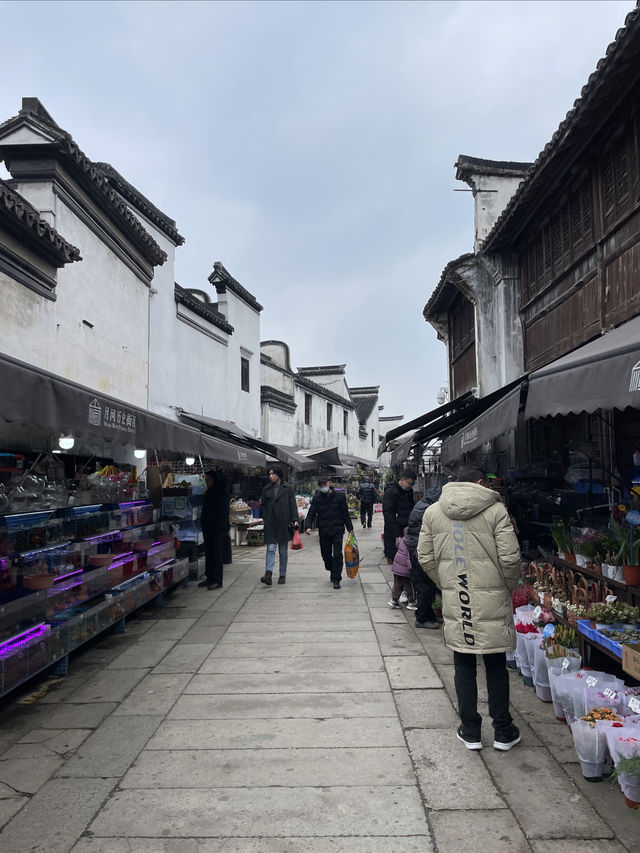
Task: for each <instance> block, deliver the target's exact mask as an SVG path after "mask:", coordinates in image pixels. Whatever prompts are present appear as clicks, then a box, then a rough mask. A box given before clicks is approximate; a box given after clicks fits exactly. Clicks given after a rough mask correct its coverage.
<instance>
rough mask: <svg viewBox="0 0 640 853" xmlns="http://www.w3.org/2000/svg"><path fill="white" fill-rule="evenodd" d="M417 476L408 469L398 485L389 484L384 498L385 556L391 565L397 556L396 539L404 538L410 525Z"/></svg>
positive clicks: (403, 473)
mask: <svg viewBox="0 0 640 853" xmlns="http://www.w3.org/2000/svg"><path fill="white" fill-rule="evenodd" d="M415 479H416V475H415V474H414V473H413V471H410V470H409V469H407V470H406V471H403V472H402V474H400V476H399V477H398V482H397V483H389V485H388V486H387V487H386V489H385V490H384V495H383V498H382V514H383V516H384V555H385V557H386V558H387V562H388V563H389V565H391V563H393V558H394V557H395V555H396V551H397V550H398V549H397V548H396V539H397V538H398V537H399V536H402V535H403V533H404V529H405V527H406V526H407V524H408V523H409V513H410V512H411V510H412V509H413V484H414V483H415Z"/></svg>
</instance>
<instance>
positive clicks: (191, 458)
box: [184, 456, 196, 465]
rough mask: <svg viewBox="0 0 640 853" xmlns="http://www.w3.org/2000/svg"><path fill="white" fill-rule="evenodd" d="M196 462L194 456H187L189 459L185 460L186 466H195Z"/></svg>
mask: <svg viewBox="0 0 640 853" xmlns="http://www.w3.org/2000/svg"><path fill="white" fill-rule="evenodd" d="M195 462H196V460H195V459H194V458H193V456H187V458H186V459H185V460H184V464H185V465H195Z"/></svg>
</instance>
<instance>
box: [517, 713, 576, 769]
mask: <svg viewBox="0 0 640 853" xmlns="http://www.w3.org/2000/svg"><path fill="white" fill-rule="evenodd" d="M516 725H517V724H516ZM531 728H532V729H533V731H534V732H535V733H536V734H537V735H538V736H539V738H540V743H542V744H544V746H546V747H547V748H548V750H549V752H551V754H552V755H553V757H554V758H555V759H556V761H558V762H559V763H560V764H576V763H578V756H577V755H576V748H575V746H574V744H573V738H572V736H571V729H570V728H569V726H567V725H565V724H564V723H560V722H558V721H557V720H555V721H554V722H553V723H532V724H531ZM527 745H528V744H527Z"/></svg>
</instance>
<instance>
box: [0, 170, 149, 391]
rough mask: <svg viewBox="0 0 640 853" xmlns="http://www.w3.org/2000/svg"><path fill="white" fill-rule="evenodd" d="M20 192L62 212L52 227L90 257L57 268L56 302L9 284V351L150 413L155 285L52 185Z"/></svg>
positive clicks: (3, 295) (5, 332) (2, 297)
mask: <svg viewBox="0 0 640 853" xmlns="http://www.w3.org/2000/svg"><path fill="white" fill-rule="evenodd" d="M17 191H18V192H19V193H20V194H21V195H23V196H24V197H25V198H26V199H27V200H28V201H31V203H32V204H33V205H34V207H37V208H38V209H43V210H48V211H54V212H55V215H51V216H50V219H52V220H53V221H52V223H51V224H53V225H54V226H55V228H56V230H57V231H58V232H59V233H60V234H61V235H62V236H63V237H64V238H65V239H66V240H67V241H68V242H70V243H72V244H73V245H74V246H77V247H78V248H79V249H80V253H81V255H82V258H83V260H82V261H78V262H76V263H73V264H68V265H67V266H65V267H63V268H62V269H60V270H58V276H57V281H58V284H57V288H56V294H57V300H56V301H55V302H52V301H50V300H48V299H45V298H44V297H41V296H37V295H36V294H35V293H33V292H32V291H30V290H28V289H27V288H25V287H23V286H22V285H18V284H15V283H13V284H7V285H6V286H3V287H2V290H1V291H0V310H1V312H2V332H1V333H0V334H1V348H2V351H3V352H5V353H7V354H8V355H12V356H14V357H15V358H18V359H22V360H23V361H27V362H29V363H30V364H33V365H35V366H36V367H40V368H42V369H44V370H48V371H50V372H52V373H55V374H56V375H58V376H63V377H65V378H67V379H70V380H73V381H74V382H78V383H80V384H81V385H86V386H87V387H89V388H95V389H96V390H98V391H102V392H103V393H105V394H110V395H111V396H113V397H116V398H118V399H120V400H124V401H126V402H129V403H133V404H134V405H137V406H141V407H143V408H146V406H147V376H148V300H149V289H148V287H147V286H146V285H145V284H144V283H143V282H142V281H140V280H139V279H138V278H137V277H136V276H135V275H134V273H133V272H131V271H130V270H129V268H128V267H126V266H125V265H124V264H123V263H122V262H121V261H120V259H119V258H118V257H117V256H116V255H115V254H113V253H112V252H111V250H110V249H109V248H108V247H107V246H105V245H104V243H102V241H101V240H100V239H99V238H98V237H97V236H96V235H95V234H94V233H93V232H92V231H91V230H90V229H89V228H88V227H87V226H86V225H85V224H84V223H83V222H82V221H80V220H79V219H78V218H77V217H76V216H75V214H74V213H73V212H72V211H71V210H69V209H68V208H67V207H66V205H65V204H64V203H63V202H62V201H61V200H60V199H59V197H57V196H54V194H53V191H52V187H51V184H49V183H46V182H44V183H41V184H38V183H35V184H31V183H26V184H23V185H20V186H18V187H17ZM83 320H87V321H88V322H89V323H91V324H92V325H93V328H90V327H88V326H86V325H84V324H83V322H82V321H83Z"/></svg>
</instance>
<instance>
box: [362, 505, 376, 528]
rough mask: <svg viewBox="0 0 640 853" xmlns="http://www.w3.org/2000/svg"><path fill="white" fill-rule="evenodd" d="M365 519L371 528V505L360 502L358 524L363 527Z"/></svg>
mask: <svg viewBox="0 0 640 853" xmlns="http://www.w3.org/2000/svg"><path fill="white" fill-rule="evenodd" d="M365 519H367V522H366V523H367V524H368V525H369V527H371V521H372V520H373V504H367V503H365V502H364V501H360V522H361V523H362V526H363V527H364V525H365Z"/></svg>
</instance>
